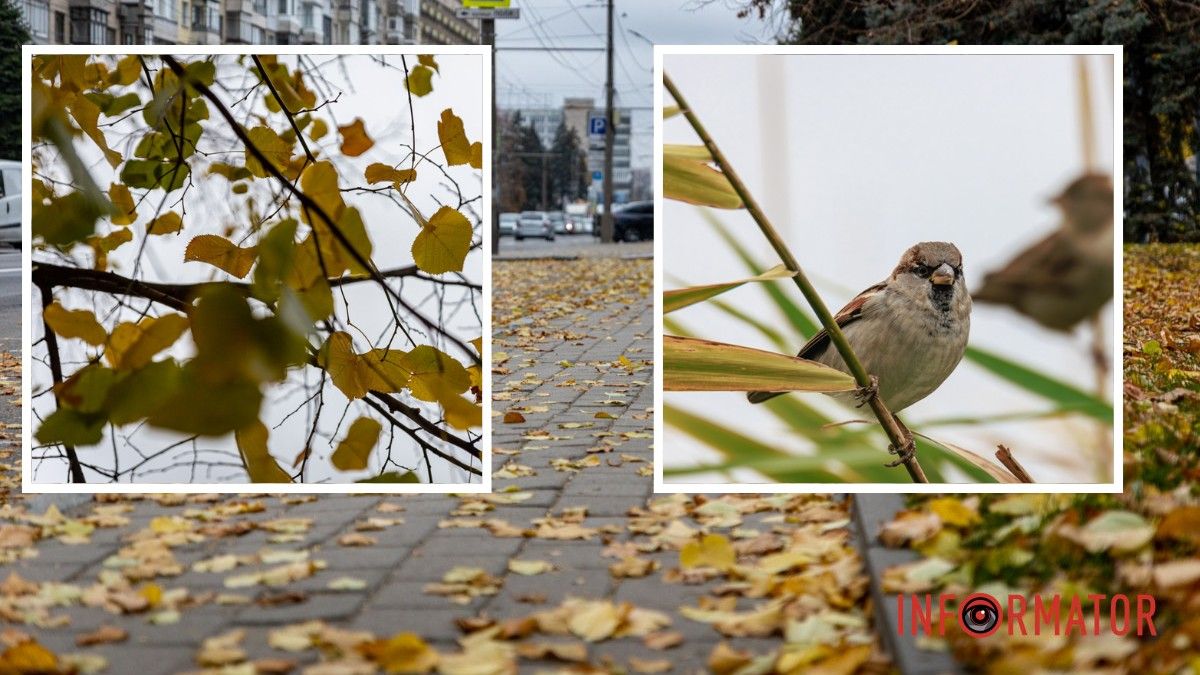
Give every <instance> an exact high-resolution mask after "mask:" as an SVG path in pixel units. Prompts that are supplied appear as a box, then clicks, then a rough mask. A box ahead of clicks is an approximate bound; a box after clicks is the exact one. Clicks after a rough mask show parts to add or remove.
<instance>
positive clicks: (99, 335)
mask: <svg viewBox="0 0 1200 675" xmlns="http://www.w3.org/2000/svg"><path fill="white" fill-rule="evenodd" d="M42 318H43V319H45V321H46V325H48V326H50V330H52V331H54V332H55V334H57V335H60V336H62V337H65V338H79V339H80V340H83V341H84V342H86V343H88V344H89V345H92V346H93V347H96V346H99V345H102V344H104V341H105V340H106V339H107V338H108V332H107V331H106V330H104V327H103V326H101V325H100V322H99V321H96V315H94V314H92V313H91V312H90V311H88V310H86V309H65V308H64V307H63V306H62V305H60V304H58V303H57V302H52V303H50V305H49V306H48V307H46V310H45V311H44V312H43V313H42Z"/></svg>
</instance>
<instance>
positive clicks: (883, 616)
mask: <svg viewBox="0 0 1200 675" xmlns="http://www.w3.org/2000/svg"><path fill="white" fill-rule="evenodd" d="M853 499H854V504H853V509H852V518H853V522H854V530H855V535H856V536H855V538H856V539H857V540H858V546H859V550H860V551H862V555H863V565H864V566H865V567H866V569H867V573H868V575H869V576H870V578H871V602H872V604H873V605H874V606H875V625H876V626H878V630H879V635H880V639H881V640H882V641H883V644H884V646H885V647H886V648H887V650H888V653H890V654H891V655H892V659H893V661H894V662H895V664H896V669H897V670H898V671H899V672H901V673H903V675H962V673H964V672H965V671H964V670H963V668H962V666H960V665H959V664H958V663H957V662H956V661H955V660H954V658H953V657H952V656H951V655H950V654H949V653H948V652H942V651H936V650H932V649H924V648H922V647H921V646H920V645H918V644H917V640H916V637H915V636H913V635H910V634H907V633H905V634H901V633H900V632H899V631H898V630H897V629H898V624H897V621H898V619H897V617H896V611H895V607H896V598H897V596H896V595H895V594H893V593H885V592H884V590H883V584H882V580H883V573H884V571H885V570H886V569H887V568H889V567H892V566H894V565H899V564H903V563H908V562H912V561H914V560H917V559H918V558H920V556H919V555H918V554H917V553H916V552H914V551H910V550H907V549H895V548H887V547H885V546H884V545H883V544H881V543H879V539H878V536H877V533H878V532H879V528H880V527H881V526H882V525H883V524H884V523H887V522H890V521H891V520H892V518H894V517H895V515H896V513H897V512H899V511H900V510H901V509H903V508H904V495H900V494H859V495H853ZM904 621H905V624H906V625H912V608H911V607H906V608H905V612H904Z"/></svg>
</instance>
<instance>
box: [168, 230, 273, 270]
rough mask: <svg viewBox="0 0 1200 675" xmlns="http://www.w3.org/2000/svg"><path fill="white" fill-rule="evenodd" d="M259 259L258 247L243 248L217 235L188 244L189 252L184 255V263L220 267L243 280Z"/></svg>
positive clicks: (199, 237)
mask: <svg viewBox="0 0 1200 675" xmlns="http://www.w3.org/2000/svg"><path fill="white" fill-rule="evenodd" d="M257 258H258V247H257V246H247V247H245V248H242V247H241V246H238V245H237V244H235V243H233V242H231V241H229V240H228V239H226V238H224V237H219V236H217V235H215V234H202V235H199V236H197V237H194V238H193V239H192V240H191V241H190V242H188V245H187V250H186V251H184V253H183V261H184V262H189V261H192V260H196V261H199V262H204V263H208V264H209V265H212V266H213V267H218V268H220V269H223V270H225V271H226V272H228V273H230V274H232V275H233V276H235V277H237V278H239V279H242V278H244V277H245V276H246V275H247V274H249V273H250V268H251V267H253V266H254V261H255V260H256V259H257Z"/></svg>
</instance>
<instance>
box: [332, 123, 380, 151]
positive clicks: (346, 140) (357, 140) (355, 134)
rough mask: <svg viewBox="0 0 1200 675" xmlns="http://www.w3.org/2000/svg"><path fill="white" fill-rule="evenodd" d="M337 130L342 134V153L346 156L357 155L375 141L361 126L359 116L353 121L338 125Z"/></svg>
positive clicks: (369, 147)
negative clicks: (341, 125)
mask: <svg viewBox="0 0 1200 675" xmlns="http://www.w3.org/2000/svg"><path fill="white" fill-rule="evenodd" d="M338 131H340V132H341V134H342V154H343V155H345V156H347V157H358V156H359V155H361V154H363V153H364V152H366V151H367V150H370V149H371V147H372V146H373V145H375V141H373V140H371V137H370V136H368V135H367V130H366V129H365V128H363V121H362V118H361V117H356V118H354V121H353V122H351V123H350V124H347V125H346V126H343V127H338Z"/></svg>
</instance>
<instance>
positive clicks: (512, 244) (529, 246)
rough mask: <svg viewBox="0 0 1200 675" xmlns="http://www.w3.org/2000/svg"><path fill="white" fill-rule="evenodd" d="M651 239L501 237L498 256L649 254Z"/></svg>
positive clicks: (652, 249)
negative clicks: (609, 241)
mask: <svg viewBox="0 0 1200 675" xmlns="http://www.w3.org/2000/svg"><path fill="white" fill-rule="evenodd" d="M653 255H654V242H652V241H639V242H637V243H635V244H627V243H625V242H617V243H612V244H602V243H600V239H599V238H597V237H593V236H591V235H586V234H581V235H558V236H557V237H555V239H554V241H546V240H545V239H524V240H522V241H517V240H516V239H513V238H512V237H510V236H507V235H505V236H503V237H501V238H500V255H499V256H498V259H520V258H557V257H580V258H594V257H618V258H625V257H642V256H645V257H651V256H653Z"/></svg>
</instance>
